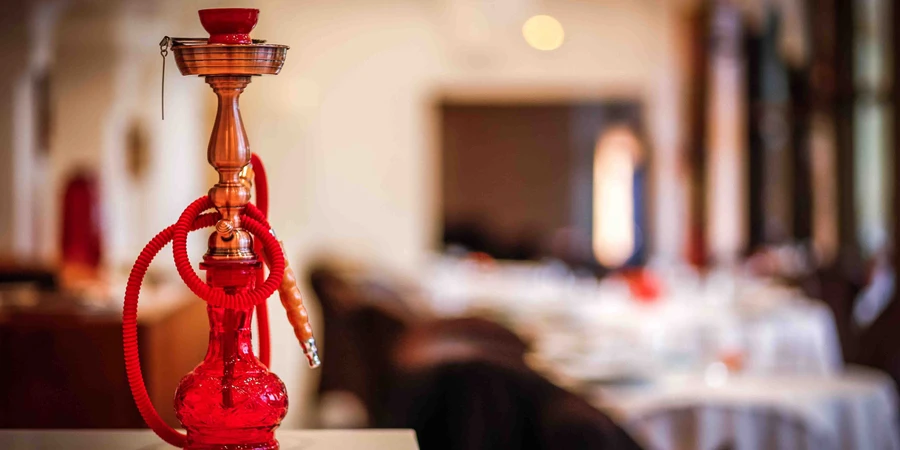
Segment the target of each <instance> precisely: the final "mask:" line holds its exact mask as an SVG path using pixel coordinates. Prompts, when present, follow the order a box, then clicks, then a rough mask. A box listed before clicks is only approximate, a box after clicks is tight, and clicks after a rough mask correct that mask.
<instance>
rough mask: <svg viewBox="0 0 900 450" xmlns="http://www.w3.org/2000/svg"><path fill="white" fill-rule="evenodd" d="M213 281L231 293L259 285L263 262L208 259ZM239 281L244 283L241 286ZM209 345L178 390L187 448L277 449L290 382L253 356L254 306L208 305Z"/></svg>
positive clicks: (177, 405) (178, 411) (209, 278)
mask: <svg viewBox="0 0 900 450" xmlns="http://www.w3.org/2000/svg"><path fill="white" fill-rule="evenodd" d="M201 267H203V268H205V269H207V282H208V283H209V284H210V285H211V286H214V287H219V288H222V289H224V290H225V291H226V292H228V293H237V292H238V291H241V290H250V289H253V288H254V286H255V279H256V278H255V276H256V271H257V270H260V269H259V263H256V264H253V265H248V264H240V263H224V264H223V263H216V264H206V263H204V264H202V265H201ZM238 286H239V287H238ZM207 311H208V314H209V328H210V332H209V348H208V350H207V353H206V357H205V358H204V359H203V362H201V363H200V365H198V366H197V367H196V368H195V369H194V370H193V371H191V373H189V374H187V375H186V376H185V377H184V378H183V379H182V380H181V384H180V385H179V386H178V391H176V393H175V412H176V415H177V416H178V420H180V421H181V423H182V425H184V427H185V429H186V430H187V442H186V445H185V448H186V449H193V450H270V449H277V448H278V442H277V441H276V440H275V434H274V431H275V428H276V427H278V425H279V424H280V423H281V420H282V419H283V418H284V416H285V414H286V413H287V403H288V402H287V390H286V389H285V386H284V383H282V382H281V380H280V379H279V378H278V377H277V376H276V375H275V374H273V373H271V372H269V370H268V369H267V368H266V366H265V365H263V364H262V362H260V361H259V360H258V359H257V358H256V356H254V355H253V347H252V341H251V332H250V330H251V328H250V327H251V319H252V317H253V307H252V306H250V307H247V308H234V309H232V308H224V307H215V306H208V307H207Z"/></svg>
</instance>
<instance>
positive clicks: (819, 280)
mask: <svg viewBox="0 0 900 450" xmlns="http://www.w3.org/2000/svg"><path fill="white" fill-rule="evenodd" d="M862 267H863V264H862V263H860V262H859V261H858V259H852V258H844V259H839V260H838V261H836V262H835V263H834V264H831V265H829V266H827V267H823V268H820V269H818V270H816V271H815V272H813V274H812V275H810V276H809V277H807V278H806V279H805V280H804V281H803V282H802V288H803V291H804V293H805V294H806V295H807V296H809V297H811V298H817V299H821V300H822V301H823V302H825V304H827V305H828V307H829V308H830V309H831V312H832V313H833V314H834V320H835V325H836V326H837V332H838V338H839V339H840V341H841V354H842V355H843V357H844V361H846V362H852V361H854V360H856V352H857V349H858V347H859V343H858V340H859V336H858V335H859V332H858V330H857V327H856V325H855V324H854V319H853V308H854V305H855V303H856V299H857V297H858V296H859V293H860V292H861V291H862V290H863V288H864V287H865V273H864V271H863V270H862V269H861V268H862Z"/></svg>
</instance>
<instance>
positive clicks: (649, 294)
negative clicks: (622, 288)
mask: <svg viewBox="0 0 900 450" xmlns="http://www.w3.org/2000/svg"><path fill="white" fill-rule="evenodd" d="M623 276H624V277H625V280H626V281H627V282H628V288H629V290H630V291H631V296H632V297H634V298H635V299H636V300H638V301H640V302H643V303H653V302H655V301H656V300H658V299H659V296H660V294H661V293H662V286H661V283H660V281H659V278H657V277H656V275H654V274H653V272H651V271H649V270H647V269H643V268H641V269H633V270H628V271H625V272H624V273H623Z"/></svg>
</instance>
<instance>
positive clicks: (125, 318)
mask: <svg viewBox="0 0 900 450" xmlns="http://www.w3.org/2000/svg"><path fill="white" fill-rule="evenodd" d="M212 206H213V204H212V201H211V200H210V199H209V197H201V198H199V199H197V200H195V201H194V202H193V203H191V204H190V206H188V207H187V209H185V211H184V212H183V213H182V215H181V217H180V218H179V219H178V222H176V223H175V224H174V225H172V226H169V227H168V228H166V229H165V230H163V231H161V232H160V233H159V234H157V235H156V236H155V237H154V238H153V239H151V240H150V242H148V243H147V245H146V246H145V247H144V249H143V250H142V251H141V254H140V255H139V256H138V258H137V260H136V261H135V263H134V267H132V269H131V274H130V275H129V277H128V286H127V288H126V289H125V305H124V307H123V311H122V343H123V346H124V351H125V370H126V372H127V374H128V384H129V385H130V387H131V394H132V396H133V397H134V401H135V404H136V405H137V407H138V411H139V412H140V413H141V417H143V418H144V421H145V422H146V423H147V425H148V426H149V427H150V428H151V429H152V430H153V431H154V432H155V433H156V434H157V435H159V437H161V438H162V439H163V440H164V441H166V442H167V443H169V444H171V445H174V446H176V447H184V445H185V443H186V439H187V436H185V435H184V434H183V433H180V432H178V431H177V430H175V429H174V428H172V427H170V426H169V425H168V424H166V423H165V422H164V421H163V420H162V418H161V417H160V416H159V413H158V412H157V411H156V409H155V408H154V407H153V403H152V402H151V401H150V397H149V395H148V394H147V388H146V386H145V385H144V377H143V375H142V373H141V361H140V353H139V351H138V342H137V306H138V297H139V295H140V290H141V283H142V282H143V279H144V276H145V275H146V273H147V269H148V267H149V266H150V263H151V262H152V261H153V258H154V257H155V256H156V255H157V253H159V251H160V250H161V249H162V248H163V247H164V246H165V245H166V244H167V243H168V242H169V241H173V248H172V250H173V254H174V256H175V267H176V268H177V269H178V273H179V275H181V278H182V280H184V282H185V284H187V286H188V288H190V289H191V291H193V292H194V294H196V295H197V296H198V297H200V298H202V299H203V300H206V302H207V303H209V304H210V305H213V306H224V307H226V308H247V307H250V306H254V305H258V304H260V303H262V302H265V300H266V299H267V298H269V297H270V296H271V295H272V294H273V293H274V292H275V290H276V289H277V287H278V285H279V284H280V283H281V279H282V278H283V277H284V265H285V261H284V254H283V253H282V251H281V245H280V244H279V243H278V240H277V239H275V236H274V235H273V234H272V233H271V227H270V226H269V224H268V223H267V222H266V221H265V218H264V217H263V216H262V213H261V212H260V211H259V210H258V209H257V208H256V207H254V206H253V205H248V208H247V209H246V215H245V216H244V217H243V218H242V225H243V227H244V228H245V229H247V231H249V232H250V233H253V234H254V235H255V236H256V237H257V240H258V241H262V246H263V248H264V250H265V252H266V253H267V254H268V255H269V256H270V259H271V261H272V267H270V272H269V276H268V277H267V278H266V280H265V281H264V282H263V283H262V284H260V285H258V286H257V287H256V288H255V289H253V290H252V291H249V292H241V293H239V294H236V295H229V294H226V293H225V292H224V291H222V290H217V289H214V288H212V287H211V286H209V285H207V284H206V283H204V282H203V281H202V280H201V279H200V278H199V277H198V276H197V274H196V273H195V272H194V270H193V269H192V268H191V263H190V260H189V259H188V256H187V233H188V232H189V231H193V230H197V229H200V228H205V227H209V226H212V225H214V224H215V223H216V222H217V221H218V220H219V218H220V215H219V214H217V213H207V214H202V215H201V213H202V212H203V211H205V210H207V209H209V208H211V207H212Z"/></svg>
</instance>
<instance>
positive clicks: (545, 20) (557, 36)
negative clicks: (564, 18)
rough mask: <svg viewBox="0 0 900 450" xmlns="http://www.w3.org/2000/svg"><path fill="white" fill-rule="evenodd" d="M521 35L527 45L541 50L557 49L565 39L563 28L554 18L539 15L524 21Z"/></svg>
mask: <svg viewBox="0 0 900 450" xmlns="http://www.w3.org/2000/svg"><path fill="white" fill-rule="evenodd" d="M522 36H524V37H525V41H526V42H528V45H530V46H532V47H534V48H536V49H538V50H543V51H550V50H556V49H558V48H559V47H560V46H561V45H562V44H563V40H565V36H566V33H565V30H563V26H562V24H561V23H559V21H558V20H556V18H554V17H552V16H546V15H539V16H534V17H532V18H530V19H528V20H526V21H525V25H522Z"/></svg>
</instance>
